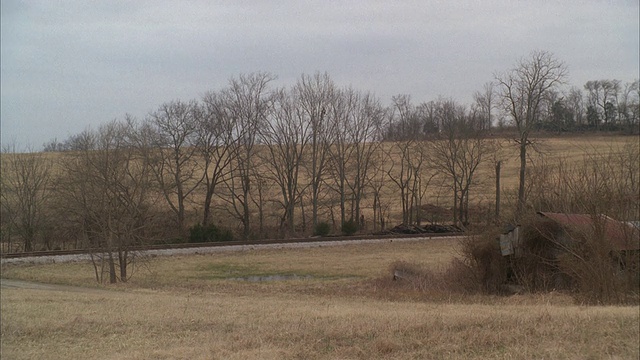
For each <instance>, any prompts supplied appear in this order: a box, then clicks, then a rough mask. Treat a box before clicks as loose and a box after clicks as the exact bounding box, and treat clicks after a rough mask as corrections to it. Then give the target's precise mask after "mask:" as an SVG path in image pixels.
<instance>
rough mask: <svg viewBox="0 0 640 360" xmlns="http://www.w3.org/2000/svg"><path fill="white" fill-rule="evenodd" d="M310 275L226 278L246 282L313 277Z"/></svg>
mask: <svg viewBox="0 0 640 360" xmlns="http://www.w3.org/2000/svg"><path fill="white" fill-rule="evenodd" d="M313 278H314V277H313V276H311V275H295V274H291V275H278V274H276V275H264V276H245V277H236V278H228V279H227V280H235V281H247V282H269V281H285V280H307V279H313Z"/></svg>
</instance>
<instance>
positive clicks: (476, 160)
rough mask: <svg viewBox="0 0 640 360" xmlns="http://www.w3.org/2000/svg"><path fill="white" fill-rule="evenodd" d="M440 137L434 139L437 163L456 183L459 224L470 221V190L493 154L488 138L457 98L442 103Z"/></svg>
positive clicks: (455, 204) (432, 145)
mask: <svg viewBox="0 0 640 360" xmlns="http://www.w3.org/2000/svg"><path fill="white" fill-rule="evenodd" d="M439 113H440V116H441V123H442V125H443V130H442V132H441V134H440V137H439V138H438V139H437V140H436V141H433V142H431V149H430V152H429V153H430V156H431V157H432V160H433V164H434V165H435V166H437V167H438V168H440V170H441V171H442V172H444V173H445V174H447V175H448V176H449V177H450V179H451V182H452V190H453V198H454V201H453V203H454V207H453V214H454V215H453V221H454V223H455V224H461V225H463V226H467V225H468V224H469V193H470V189H471V186H472V185H473V183H474V180H475V175H476V171H477V170H478V167H479V166H480V164H481V163H482V162H483V160H484V159H485V157H486V155H487V154H488V153H489V150H490V147H489V146H488V144H489V142H488V140H486V139H484V138H483V134H482V133H480V132H478V131H477V130H476V128H475V123H474V120H473V119H471V118H470V116H468V115H467V114H466V112H465V109H464V107H462V106H461V105H457V104H456V103H455V102H454V101H452V100H451V101H446V102H443V103H442V105H441V110H440V112H439Z"/></svg>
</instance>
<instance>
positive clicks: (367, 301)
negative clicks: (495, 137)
mask: <svg viewBox="0 0 640 360" xmlns="http://www.w3.org/2000/svg"><path fill="white" fill-rule="evenodd" d="M456 244H457V243H456V242H451V241H450V240H445V239H434V240H431V241H425V242H392V243H385V244H367V245H351V246H344V247H324V248H308V249H288V250H259V251H258V250H255V251H247V252H241V253H224V254H211V255H194V256H180V257H171V258H168V257H167V258H165V257H163V258H153V259H149V260H148V261H147V263H146V266H147V268H145V269H140V270H139V272H138V273H137V274H136V275H135V276H134V277H133V279H132V281H131V282H130V283H128V284H124V285H123V284H118V285H115V286H105V287H100V288H101V289H104V290H105V291H93V290H91V291H81V292H77V291H74V292H69V291H57V290H32V289H7V288H3V289H2V294H1V296H2V298H1V300H2V302H1V306H2V308H1V310H2V312H1V315H2V324H1V328H0V329H1V344H0V345H2V346H1V351H2V353H1V355H2V358H3V359H5V358H6V359H33V358H48V359H69V358H99V359H371V358H385V359H406V358H421V359H443V358H467V359H485V358H503V359H511V358H564V359H584V358H594V359H595V358H624V359H626V358H638V356H639V355H640V350H639V345H638V337H639V336H640V334H639V329H640V321H639V314H638V311H637V307H583V306H575V305H572V303H571V300H570V298H569V297H568V296H566V295H563V294H558V293H548V294H537V295H517V296H512V297H496V296H484V295H473V296H464V295H461V296H460V297H457V298H451V297H449V298H446V297H441V296H440V295H441V294H440V295H438V294H432V295H429V294H428V292H427V295H424V293H422V295H419V294H418V292H415V291H413V290H412V289H408V288H405V287H404V286H403V285H402V284H401V283H400V282H394V281H392V280H391V274H390V272H389V267H390V266H391V265H392V264H393V263H395V262H397V261H404V262H406V263H412V264H417V265H418V266H420V268H426V269H429V270H430V271H434V272H437V271H439V270H441V269H442V268H443V267H445V266H446V265H447V264H449V262H450V261H451V260H452V258H453V257H454V255H455V254H456V253H457V252H458V251H459V250H457V248H456ZM268 274H298V275H310V276H312V277H310V278H303V279H297V280H288V281H276V282H264V283H251V282H246V281H240V280H233V278H237V277H242V276H250V275H268ZM2 277H3V278H14V279H25V280H32V281H41V282H48V283H59V284H69V285H80V286H94V287H96V286H97V285H94V284H93V280H92V278H91V267H90V265H89V264H84V263H77V264H50V265H31V266H25V265H22V266H6V265H5V266H3V268H2Z"/></svg>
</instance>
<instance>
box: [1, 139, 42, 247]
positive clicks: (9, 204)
mask: <svg viewBox="0 0 640 360" xmlns="http://www.w3.org/2000/svg"><path fill="white" fill-rule="evenodd" d="M0 159H1V165H0V168H1V169H2V171H1V173H0V195H1V198H2V202H1V203H2V208H3V212H4V214H5V216H7V218H8V219H5V218H4V216H3V222H4V221H5V220H9V222H10V224H9V225H10V227H11V228H12V229H15V231H16V233H17V234H18V235H19V236H20V238H21V239H22V243H23V246H22V248H23V249H24V251H32V250H34V246H35V243H36V240H37V238H38V236H39V234H40V233H41V232H42V230H43V227H44V226H45V222H46V218H47V216H46V215H47V214H46V211H47V202H48V200H49V199H50V198H51V194H52V193H53V189H52V185H53V179H52V162H51V160H50V159H49V158H47V157H46V155H45V154H42V153H33V152H26V153H22V154H21V153H17V152H16V146H15V144H12V145H9V146H7V147H5V148H4V149H3V154H2V157H1V158H0ZM45 245H46V246H47V248H51V245H50V243H49V242H48V241H45Z"/></svg>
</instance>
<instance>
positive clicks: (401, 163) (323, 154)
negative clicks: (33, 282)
mask: <svg viewBox="0 0 640 360" xmlns="http://www.w3.org/2000/svg"><path fill="white" fill-rule="evenodd" d="M565 74H566V67H565V65H564V64H563V63H562V62H560V61H558V60H557V59H555V58H554V57H553V56H552V55H551V54H549V53H546V52H539V51H538V52H533V53H532V54H531V56H530V57H529V58H524V59H523V60H521V61H520V62H519V63H518V64H517V65H516V67H514V68H513V69H512V70H510V71H508V72H505V73H504V74H501V75H499V76H497V77H496V80H497V84H498V85H496V86H497V87H498V88H499V90H496V89H494V88H493V85H487V86H486V87H485V89H484V90H485V91H484V93H483V94H480V93H478V94H476V95H477V96H476V99H477V106H473V107H472V108H471V109H469V110H467V109H466V108H465V107H464V106H462V105H460V104H458V103H456V102H455V101H454V100H439V101H437V102H433V103H430V105H429V106H424V105H419V106H414V105H413V104H412V103H411V100H410V98H409V96H406V95H402V96H397V97H394V99H393V105H392V106H391V107H384V106H382V105H381V103H380V101H379V100H378V99H377V98H376V97H374V96H373V95H371V94H370V93H367V92H362V91H358V90H355V89H353V88H339V87H337V86H336V85H335V84H334V82H333V81H332V80H331V78H330V77H329V76H328V75H327V74H320V73H317V74H315V75H312V76H311V75H302V76H301V77H300V79H299V80H298V81H297V83H296V84H295V85H293V86H292V87H290V88H288V89H287V88H282V89H274V88H273V87H272V86H271V83H272V81H273V80H274V77H273V76H272V75H270V74H268V73H254V74H249V75H241V76H239V77H237V78H232V79H231V80H230V81H229V84H228V85H227V86H226V87H225V88H223V89H221V90H217V91H212V92H209V93H207V94H205V95H204V96H203V97H202V98H201V99H198V100H192V101H188V102H184V101H179V100H176V101H171V102H167V103H165V104H162V105H161V106H159V107H158V109H157V110H155V111H153V112H152V113H150V114H149V115H148V116H147V117H146V118H145V119H144V120H142V121H139V120H136V119H133V118H131V117H129V116H126V117H125V119H124V120H114V121H112V122H109V123H106V124H103V125H101V126H100V127H99V128H97V129H94V130H86V131H84V132H82V133H80V134H77V135H74V136H72V137H70V138H69V139H68V140H67V141H66V142H65V144H66V145H65V147H64V148H65V150H68V151H64V152H61V153H56V154H44V153H23V154H20V153H18V152H17V151H15V148H13V149H9V148H6V149H5V152H4V153H3V154H2V173H1V175H2V176H1V179H2V182H1V186H2V189H1V190H2V191H1V194H2V236H3V239H2V243H3V244H4V245H3V246H7V245H8V247H9V248H11V247H12V245H13V244H19V245H20V246H19V247H18V248H21V249H22V250H24V251H30V250H33V249H35V248H42V247H44V248H52V247H56V246H60V244H59V241H58V242H57V243H56V242H54V239H60V240H61V241H62V246H63V247H65V246H66V247H68V246H71V247H90V248H95V249H101V251H100V252H99V253H96V257H97V259H96V261H95V262H94V264H95V269H96V279H98V281H102V276H103V274H108V275H109V278H110V281H112V282H115V281H116V280H117V279H118V278H119V279H121V280H122V281H126V279H127V278H128V277H129V276H130V273H131V271H130V267H129V264H131V263H132V261H133V259H132V257H133V256H134V255H133V253H131V252H130V251H129V249H130V248H131V246H132V245H135V244H140V243H149V242H151V241H155V240H157V239H164V240H166V239H168V238H185V237H186V236H187V235H188V229H189V227H190V226H191V225H194V224H196V223H200V224H201V225H203V226H207V225H208V224H211V223H212V222H214V221H215V222H217V224H223V226H225V227H228V228H234V229H235V228H237V229H238V232H239V233H240V234H241V236H242V237H243V238H251V237H262V236H265V235H266V234H270V235H272V236H281V237H286V236H293V235H296V234H306V233H309V232H310V231H312V230H313V229H315V228H316V226H317V225H318V223H320V222H325V221H326V222H331V223H333V224H334V227H335V228H337V229H339V228H340V227H341V226H343V225H344V224H345V223H347V222H356V223H358V224H359V225H360V226H362V225H364V221H363V220H364V214H365V213H367V216H371V217H370V219H371V220H370V223H371V224H372V225H373V229H374V230H375V229H380V228H383V227H384V226H385V221H386V222H388V220H389V218H390V216H391V214H390V212H391V209H392V207H393V205H394V204H398V203H399V204H400V205H401V213H402V221H403V222H404V223H406V224H410V223H418V224H419V223H420V222H421V221H424V220H425V214H424V213H422V212H421V208H422V205H425V204H426V203H428V202H432V203H433V199H428V198H427V194H433V193H438V194H443V197H445V198H448V199H449V200H447V201H444V202H441V201H440V200H438V201H436V202H439V203H444V204H446V206H447V207H452V208H453V211H452V214H453V216H452V218H449V219H443V218H438V219H434V218H431V219H430V220H440V221H451V220H452V221H453V222H454V223H456V224H460V225H463V226H464V225H466V224H468V223H469V222H470V216H469V203H470V194H471V192H472V190H473V187H474V185H476V184H477V183H478V178H477V172H478V170H479V169H480V167H481V166H482V165H483V164H488V165H491V166H493V165H496V164H498V165H499V160H500V159H499V158H498V157H496V154H497V153H498V152H497V151H496V150H497V146H498V142H497V141H495V140H494V139H492V138H490V137H487V136H486V132H487V131H489V124H490V123H491V119H492V115H491V112H492V111H493V110H495V109H496V108H497V106H495V105H493V102H494V98H495V102H496V103H499V104H501V105H502V108H503V109H504V110H505V111H506V114H508V116H509V118H510V119H511V120H512V122H513V124H514V126H515V128H516V130H517V131H516V132H517V136H516V139H515V140H516V142H517V143H518V144H519V148H520V152H519V156H520V159H521V171H520V187H519V197H518V210H519V211H520V210H521V209H522V206H523V204H524V203H525V201H526V197H525V195H526V194H525V179H526V165H527V149H528V147H529V146H530V145H531V143H532V142H531V140H530V136H531V134H532V132H533V131H535V130H536V124H538V123H539V121H538V120H539V119H540V117H541V115H540V114H541V111H543V106H542V104H543V103H544V100H545V99H547V98H548V96H549V94H550V93H551V92H552V91H554V90H555V89H556V88H557V87H558V85H560V84H561V83H562V81H563V79H564V76H565ZM425 112H429V114H430V115H429V116H431V118H432V119H434V120H433V124H432V125H431V126H433V128H434V130H436V131H434V132H433V134H432V136H430V137H429V138H425V136H423V135H424V132H423V131H422V130H424V126H423V127H422V128H416V124H417V123H418V122H417V121H416V119H419V118H420V116H422V115H424V114H425ZM384 140H393V141H384ZM434 188H435V189H436V190H435V191H434V190H433V189H434ZM496 202H499V201H496ZM236 224H237V225H236ZM270 229H276V233H275V234H274V233H273V232H271V233H270V232H269V231H270ZM14 238H18V239H19V241H14V240H12V239H14ZM69 239H72V240H71V243H72V244H69V243H68V242H69V241H70V240H69ZM36 244H38V246H36ZM6 250H7V249H3V251H6ZM9 250H11V249H9Z"/></svg>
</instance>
